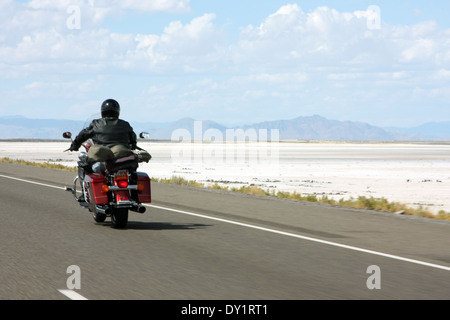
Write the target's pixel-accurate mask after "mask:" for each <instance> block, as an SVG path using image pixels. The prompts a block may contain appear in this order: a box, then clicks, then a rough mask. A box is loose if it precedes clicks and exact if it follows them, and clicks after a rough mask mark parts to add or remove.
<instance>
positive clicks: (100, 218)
mask: <svg viewBox="0 0 450 320" xmlns="http://www.w3.org/2000/svg"><path fill="white" fill-rule="evenodd" d="M92 217H93V218H94V220H95V222H105V220H106V214H104V213H99V212H94V213H93V214H92Z"/></svg>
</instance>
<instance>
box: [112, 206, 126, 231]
mask: <svg viewBox="0 0 450 320" xmlns="http://www.w3.org/2000/svg"><path fill="white" fill-rule="evenodd" d="M127 224H128V209H123V208H114V209H113V211H112V213H111V226H112V227H113V228H114V229H124V228H125V227H126V226H127Z"/></svg>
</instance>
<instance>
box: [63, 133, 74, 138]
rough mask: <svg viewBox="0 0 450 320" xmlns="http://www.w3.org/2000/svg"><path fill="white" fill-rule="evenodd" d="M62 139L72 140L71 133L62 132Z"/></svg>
mask: <svg viewBox="0 0 450 320" xmlns="http://www.w3.org/2000/svg"><path fill="white" fill-rule="evenodd" d="M63 138H66V139H72V133H70V132H64V133H63Z"/></svg>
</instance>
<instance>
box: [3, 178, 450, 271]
mask: <svg viewBox="0 0 450 320" xmlns="http://www.w3.org/2000/svg"><path fill="white" fill-rule="evenodd" d="M0 177H3V178H7V179H13V180H18V181H22V182H27V183H32V184H37V185H41V186H45V187H50V188H54V189H60V190H66V189H65V188H62V187H58V186H53V185H49V184H44V183H39V182H34V181H30V180H25V179H19V178H14V177H9V176H4V175H0ZM145 206H147V207H150V208H155V209H160V210H166V211H171V212H176V213H182V214H186V215H190V216H195V217H200V218H204V219H209V220H215V221H221V222H225V223H229V224H234V225H238V226H242V227H246V228H252V229H256V230H261V231H266V232H271V233H276V234H280V235H284V236H288V237H293V238H298V239H302V240H307V241H312V242H317V243H321V244H326V245H329V246H334V247H339V248H344V249H348V250H353V251H359V252H364V253H368V254H373V255H377V256H382V257H385V258H390V259H395V260H400V261H405V262H410V263H414V264H418V265H422V266H427V267H432V268H437V269H442V270H445V271H450V267H447V266H442V265H439V264H434V263H428V262H425V261H420V260H415V259H409V258H404V257H400V256H396V255H392V254H388V253H383V252H379V251H373V250H368V249H363V248H359V247H354V246H349V245H345V244H340V243H337V242H331V241H326V240H321V239H316V238H311V237H306V236H302V235H299V234H295V233H290V232H284V231H279V230H275V229H269V228H264V227H258V226H255V225H251V224H247V223H242V222H237V221H232V220H227V219H221V218H215V217H210V216H206V215H203V214H198V213H194V212H189V211H184V210H177V209H172V208H167V207H161V206H156V205H152V204H145Z"/></svg>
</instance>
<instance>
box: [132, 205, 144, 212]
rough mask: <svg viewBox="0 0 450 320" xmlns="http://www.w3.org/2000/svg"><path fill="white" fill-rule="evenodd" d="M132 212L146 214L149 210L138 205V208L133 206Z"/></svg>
mask: <svg viewBox="0 0 450 320" xmlns="http://www.w3.org/2000/svg"><path fill="white" fill-rule="evenodd" d="M130 210H131V211H134V212H137V213H145V211H147V209H146V208H145V207H144V206H141V205H137V206H133V207H131V209H130Z"/></svg>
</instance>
